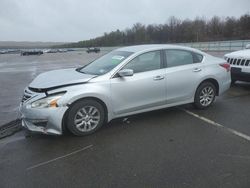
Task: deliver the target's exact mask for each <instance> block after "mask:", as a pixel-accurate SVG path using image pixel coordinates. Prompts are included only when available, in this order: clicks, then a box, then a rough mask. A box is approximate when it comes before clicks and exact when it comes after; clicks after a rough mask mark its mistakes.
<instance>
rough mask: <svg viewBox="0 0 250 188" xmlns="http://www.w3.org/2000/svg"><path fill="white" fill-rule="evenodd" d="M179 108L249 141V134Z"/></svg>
mask: <svg viewBox="0 0 250 188" xmlns="http://www.w3.org/2000/svg"><path fill="white" fill-rule="evenodd" d="M181 110H183V111H184V112H186V113H187V114H189V115H191V116H194V117H196V118H198V119H201V120H203V121H205V122H207V123H209V124H211V125H213V126H216V127H220V128H223V129H225V130H226V131H228V132H230V133H232V134H234V135H237V136H239V137H241V138H244V139H245V140H247V141H250V136H248V135H246V134H243V133H241V132H238V131H236V130H234V129H231V128H228V127H225V126H223V125H221V124H219V123H216V122H215V121H212V120H210V119H208V118H205V117H203V116H200V115H198V114H195V113H193V112H191V111H189V110H186V109H181Z"/></svg>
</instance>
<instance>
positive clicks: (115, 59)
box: [78, 51, 132, 75]
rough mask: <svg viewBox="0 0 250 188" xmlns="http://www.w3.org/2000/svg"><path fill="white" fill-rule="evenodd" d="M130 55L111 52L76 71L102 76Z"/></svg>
mask: <svg viewBox="0 0 250 188" xmlns="http://www.w3.org/2000/svg"><path fill="white" fill-rule="evenodd" d="M131 54H132V52H125V51H112V52H110V53H108V54H106V55H104V56H102V57H100V58H99V59H97V60H95V61H93V62H92V63H90V64H88V65H86V66H84V67H83V68H81V69H78V71H79V72H82V73H85V74H93V75H102V74H105V73H107V72H109V71H111V70H112V69H113V68H115V67H116V66H117V65H119V64H120V63H121V62H122V61H124V60H125V59H126V58H127V57H129V56H130V55H131Z"/></svg>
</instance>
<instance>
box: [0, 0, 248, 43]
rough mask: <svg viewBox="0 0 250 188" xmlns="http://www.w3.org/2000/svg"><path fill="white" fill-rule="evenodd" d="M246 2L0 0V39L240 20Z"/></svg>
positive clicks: (62, 37)
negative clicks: (198, 20)
mask: <svg viewBox="0 0 250 188" xmlns="http://www.w3.org/2000/svg"><path fill="white" fill-rule="evenodd" d="M249 12H250V0H216V1H215V0H171V1H169V0H0V41H58V42H71V41H72V42H73V41H79V40H85V39H89V38H94V37H97V36H100V35H102V34H103V33H104V32H110V31H112V30H116V29H120V30H124V29H126V28H128V27H131V26H133V24H135V23H137V22H141V23H143V24H152V23H156V24H161V23H166V22H167V20H168V18H169V17H170V16H175V17H177V18H180V19H186V18H189V19H193V18H195V17H197V16H199V17H206V18H211V17H212V16H214V15H217V16H221V17H227V16H235V17H239V16H241V15H242V14H245V13H249Z"/></svg>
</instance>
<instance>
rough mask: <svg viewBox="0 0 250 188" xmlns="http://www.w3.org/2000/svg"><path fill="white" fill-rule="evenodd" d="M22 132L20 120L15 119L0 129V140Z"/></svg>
mask: <svg viewBox="0 0 250 188" xmlns="http://www.w3.org/2000/svg"><path fill="white" fill-rule="evenodd" d="M20 130H22V124H21V120H20V119H16V120H14V121H11V122H9V123H6V124H4V125H3V126H1V127H0V139H2V138H4V137H7V136H11V135H13V134H14V133H16V132H18V131H20Z"/></svg>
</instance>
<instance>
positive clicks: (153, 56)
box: [123, 51, 161, 73]
mask: <svg viewBox="0 0 250 188" xmlns="http://www.w3.org/2000/svg"><path fill="white" fill-rule="evenodd" d="M160 68H161V53H160V51H153V52H147V53H144V54H142V55H139V56H137V57H136V58H134V59H133V60H131V61H130V62H129V63H128V64H127V65H125V66H124V67H123V69H132V70H133V71H134V73H139V72H146V71H151V70H156V69H160Z"/></svg>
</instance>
